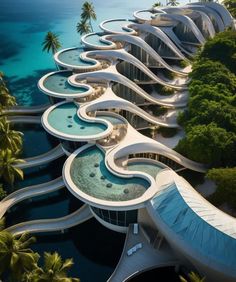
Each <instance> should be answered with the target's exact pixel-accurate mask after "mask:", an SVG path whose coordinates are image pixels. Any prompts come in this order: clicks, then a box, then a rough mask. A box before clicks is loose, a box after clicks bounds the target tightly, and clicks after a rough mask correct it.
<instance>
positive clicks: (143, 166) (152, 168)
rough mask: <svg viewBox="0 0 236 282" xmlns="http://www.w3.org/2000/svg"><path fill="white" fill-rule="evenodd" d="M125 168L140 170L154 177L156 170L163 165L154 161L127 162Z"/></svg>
mask: <svg viewBox="0 0 236 282" xmlns="http://www.w3.org/2000/svg"><path fill="white" fill-rule="evenodd" d="M127 168H128V169H129V170H132V171H142V172H145V173H147V174H149V175H151V176H152V177H153V178H154V179H155V178H156V176H157V174H158V172H159V171H160V170H162V169H163V166H162V165H161V164H160V165H159V164H155V163H148V162H146V163H145V161H142V162H128V163H127Z"/></svg>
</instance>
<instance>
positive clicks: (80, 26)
mask: <svg viewBox="0 0 236 282" xmlns="http://www.w3.org/2000/svg"><path fill="white" fill-rule="evenodd" d="M76 30H77V32H78V33H79V34H80V35H83V34H86V33H89V32H91V31H92V30H91V27H90V25H89V24H88V23H87V22H86V21H84V20H81V21H80V22H78V23H77V26H76Z"/></svg>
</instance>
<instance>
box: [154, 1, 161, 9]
mask: <svg viewBox="0 0 236 282" xmlns="http://www.w3.org/2000/svg"><path fill="white" fill-rule="evenodd" d="M160 6H162V4H161V2H156V3H154V4H153V5H152V8H156V7H160Z"/></svg>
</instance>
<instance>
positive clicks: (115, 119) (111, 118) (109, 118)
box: [96, 115, 124, 125]
mask: <svg viewBox="0 0 236 282" xmlns="http://www.w3.org/2000/svg"><path fill="white" fill-rule="evenodd" d="M96 117H97V118H102V119H105V120H107V121H109V122H110V123H111V124H112V125H118V124H123V123H124V121H123V120H122V119H119V118H118V117H114V116H106V115H97V116H96Z"/></svg>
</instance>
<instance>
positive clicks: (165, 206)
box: [151, 183, 236, 271]
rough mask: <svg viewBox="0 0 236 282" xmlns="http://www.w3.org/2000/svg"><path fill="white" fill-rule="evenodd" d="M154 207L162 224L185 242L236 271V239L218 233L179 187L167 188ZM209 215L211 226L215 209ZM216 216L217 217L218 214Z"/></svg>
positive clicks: (174, 185) (209, 211) (155, 201)
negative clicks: (187, 199)
mask: <svg viewBox="0 0 236 282" xmlns="http://www.w3.org/2000/svg"><path fill="white" fill-rule="evenodd" d="M191 200H192V199H191ZM151 204H152V206H153V208H154V211H155V213H156V214H157V215H158V216H159V217H160V218H161V219H162V221H163V222H164V223H165V224H166V225H167V226H168V227H169V228H170V229H171V230H172V231H173V232H175V233H176V235H177V236H179V237H180V239H181V240H183V241H184V242H185V243H187V244H189V247H190V248H192V249H194V250H195V251H196V252H198V253H200V254H201V255H203V256H205V257H207V258H209V260H211V259H213V260H216V261H217V262H219V263H221V264H223V265H225V266H227V267H230V268H232V269H234V271H235V268H236V239H234V238H233V237H231V236H229V235H227V234H225V233H224V232H222V231H220V230H218V229H216V228H215V227H214V226H212V225H210V224H209V223H208V222H207V221H206V220H204V219H202V218H201V217H200V216H199V215H198V214H197V213H196V212H194V211H193V210H192V209H191V208H190V207H189V205H188V204H187V203H186V201H185V200H184V199H183V197H182V195H181V194H180V192H179V190H178V188H177V186H176V184H175V183H173V184H171V185H170V186H168V187H167V188H164V189H163V190H162V191H161V192H160V193H159V194H158V195H156V196H155V198H153V199H152V200H151ZM197 205H199V203H197ZM205 210H206V209H205ZM206 211H207V210H206ZM207 212H208V213H209V222H210V220H211V209H210V208H209V209H208V211H207ZM212 214H213V216H214V213H212Z"/></svg>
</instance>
